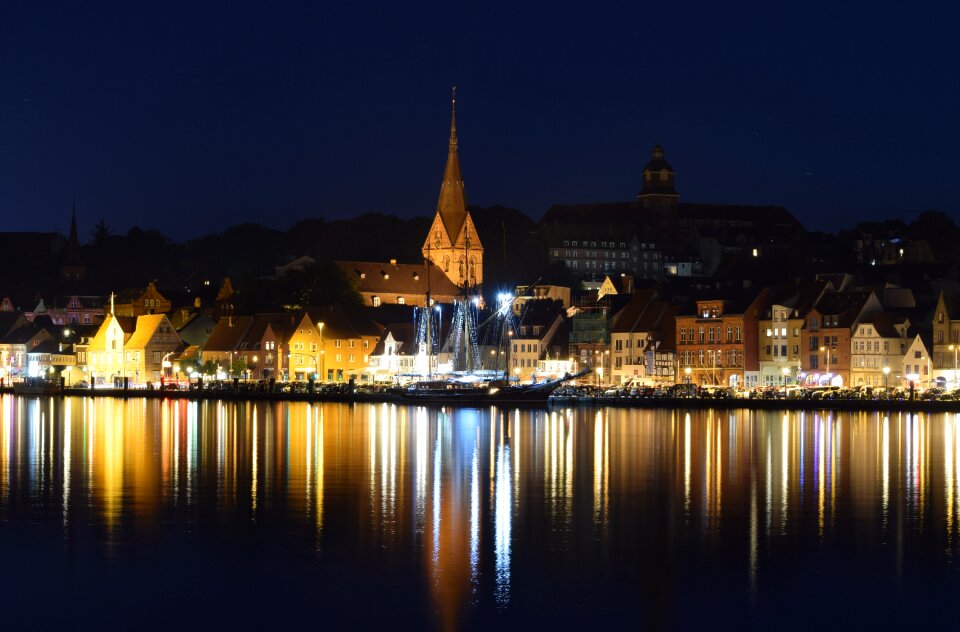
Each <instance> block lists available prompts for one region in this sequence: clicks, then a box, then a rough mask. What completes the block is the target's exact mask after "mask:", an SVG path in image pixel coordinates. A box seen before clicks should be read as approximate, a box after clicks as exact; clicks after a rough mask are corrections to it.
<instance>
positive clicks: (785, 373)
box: [780, 367, 790, 397]
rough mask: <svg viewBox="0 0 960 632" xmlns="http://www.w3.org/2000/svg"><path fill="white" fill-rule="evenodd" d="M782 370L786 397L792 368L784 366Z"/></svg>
mask: <svg viewBox="0 0 960 632" xmlns="http://www.w3.org/2000/svg"><path fill="white" fill-rule="evenodd" d="M780 371H781V373H783V396H784V397H786V396H787V376H788V375H790V369H789V368H787V367H783V368H782V369H781V370H780Z"/></svg>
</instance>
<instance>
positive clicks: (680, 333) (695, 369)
mask: <svg viewBox="0 0 960 632" xmlns="http://www.w3.org/2000/svg"><path fill="white" fill-rule="evenodd" d="M766 295H767V291H766V290H762V291H760V292H759V293H758V294H756V295H755V296H754V297H753V298H752V300H749V299H748V300H747V301H746V302H745V303H744V305H745V307H742V308H739V309H738V308H736V307H734V306H733V304H732V303H731V302H730V301H724V300H701V301H697V302H696V312H695V313H694V314H692V315H690V314H685V315H678V316H677V317H676V332H677V333H676V340H677V363H678V367H679V371H680V372H681V375H687V376H689V378H690V381H691V382H692V383H693V384H700V385H714V386H732V387H746V388H752V387H754V386H757V385H758V383H759V381H760V370H759V369H760V364H759V356H758V353H757V345H758V341H757V333H758V327H759V326H758V322H759V318H758V316H759V313H760V310H761V308H762V306H763V303H764V302H765V301H766ZM687 369H689V372H688V371H687Z"/></svg>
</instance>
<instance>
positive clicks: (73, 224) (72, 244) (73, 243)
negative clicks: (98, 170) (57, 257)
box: [60, 204, 87, 284]
mask: <svg viewBox="0 0 960 632" xmlns="http://www.w3.org/2000/svg"><path fill="white" fill-rule="evenodd" d="M86 276H87V268H86V266H84V265H83V262H82V261H81V260H80V238H79V237H78V235H77V205H76V204H74V205H73V215H72V217H71V218H70V237H69V238H68V239H67V247H66V248H65V252H64V257H63V262H62V263H61V264H60V282H61V283H67V284H69V283H74V282H77V281H83V280H84V279H85V278H86Z"/></svg>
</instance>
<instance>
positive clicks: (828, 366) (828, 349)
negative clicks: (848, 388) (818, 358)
mask: <svg viewBox="0 0 960 632" xmlns="http://www.w3.org/2000/svg"><path fill="white" fill-rule="evenodd" d="M824 351H826V352H827V373H828V374H829V373H830V347H820V353H823V352H824ZM832 381H833V380H832V379H831V382H832Z"/></svg>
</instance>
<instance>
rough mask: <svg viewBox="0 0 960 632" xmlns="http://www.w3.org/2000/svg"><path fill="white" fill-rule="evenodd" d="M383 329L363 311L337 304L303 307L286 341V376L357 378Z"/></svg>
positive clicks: (297, 377) (333, 378) (292, 377)
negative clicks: (287, 344)
mask: <svg viewBox="0 0 960 632" xmlns="http://www.w3.org/2000/svg"><path fill="white" fill-rule="evenodd" d="M381 332H382V330H381V329H380V328H379V327H378V326H377V325H376V323H374V322H373V321H371V320H370V319H369V318H366V317H364V316H363V314H361V313H359V311H357V312H355V313H354V312H351V313H347V312H346V311H344V309H343V308H340V307H311V308H308V309H306V310H304V311H303V312H302V314H301V316H300V318H299V320H298V322H297V324H296V326H295V327H294V329H293V333H292V334H291V336H290V343H289V352H288V353H289V361H288V362H289V363H288V367H289V368H288V374H289V379H291V380H298V381H307V380H310V379H312V378H313V377H314V376H317V378H318V379H320V380H322V381H325V382H344V381H348V380H350V379H352V378H360V377H361V376H362V375H363V374H364V372H365V370H366V369H367V367H368V366H369V364H370V354H371V353H372V352H373V350H374V349H376V346H377V343H378V342H379V341H380V337H381V336H382V333H381Z"/></svg>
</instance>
